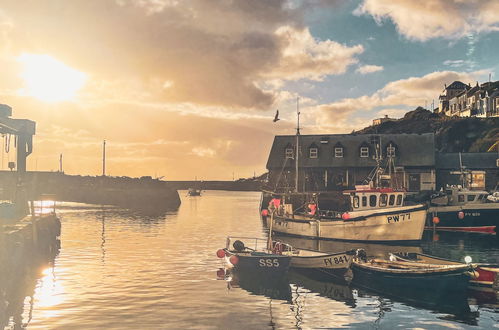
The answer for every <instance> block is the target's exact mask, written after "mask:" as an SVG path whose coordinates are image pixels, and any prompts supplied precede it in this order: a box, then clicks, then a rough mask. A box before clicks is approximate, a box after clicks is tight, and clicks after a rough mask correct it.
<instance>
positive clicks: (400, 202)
mask: <svg viewBox="0 0 499 330" xmlns="http://www.w3.org/2000/svg"><path fill="white" fill-rule="evenodd" d="M397 205H402V195H401V194H398V195H397Z"/></svg>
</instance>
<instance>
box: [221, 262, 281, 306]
mask: <svg viewBox="0 0 499 330" xmlns="http://www.w3.org/2000/svg"><path fill="white" fill-rule="evenodd" d="M221 273H222V275H221ZM217 276H218V277H219V278H220V277H223V278H224V279H225V280H226V281H227V288H228V289H229V290H232V289H235V288H241V289H244V290H246V291H247V292H249V293H250V294H253V295H259V296H265V297H267V298H271V299H274V300H276V299H277V300H284V301H287V302H291V287H290V286H289V280H288V278H287V276H268V275H267V276H266V275H262V274H255V273H251V272H249V273H248V272H241V271H231V270H224V269H220V270H219V271H218V272H217Z"/></svg>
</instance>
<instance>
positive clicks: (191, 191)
mask: <svg viewBox="0 0 499 330" xmlns="http://www.w3.org/2000/svg"><path fill="white" fill-rule="evenodd" d="M187 195H189V196H201V189H196V188H189V189H188V190H187Z"/></svg>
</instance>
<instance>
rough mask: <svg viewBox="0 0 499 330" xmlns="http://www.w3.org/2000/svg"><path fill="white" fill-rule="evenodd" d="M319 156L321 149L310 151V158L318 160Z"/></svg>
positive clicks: (311, 149)
mask: <svg viewBox="0 0 499 330" xmlns="http://www.w3.org/2000/svg"><path fill="white" fill-rule="evenodd" d="M318 155H319V149H318V148H310V149H309V157H310V158H317V156H318Z"/></svg>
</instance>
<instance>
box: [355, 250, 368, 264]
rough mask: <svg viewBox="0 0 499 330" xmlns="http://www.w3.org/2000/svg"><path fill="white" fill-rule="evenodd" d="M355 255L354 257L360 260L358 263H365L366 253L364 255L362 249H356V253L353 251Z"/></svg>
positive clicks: (364, 251)
mask: <svg viewBox="0 0 499 330" xmlns="http://www.w3.org/2000/svg"><path fill="white" fill-rule="evenodd" d="M355 252H356V253H355V254H356V256H357V258H358V259H359V260H360V261H363V262H367V253H366V250H364V249H357V251H355Z"/></svg>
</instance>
